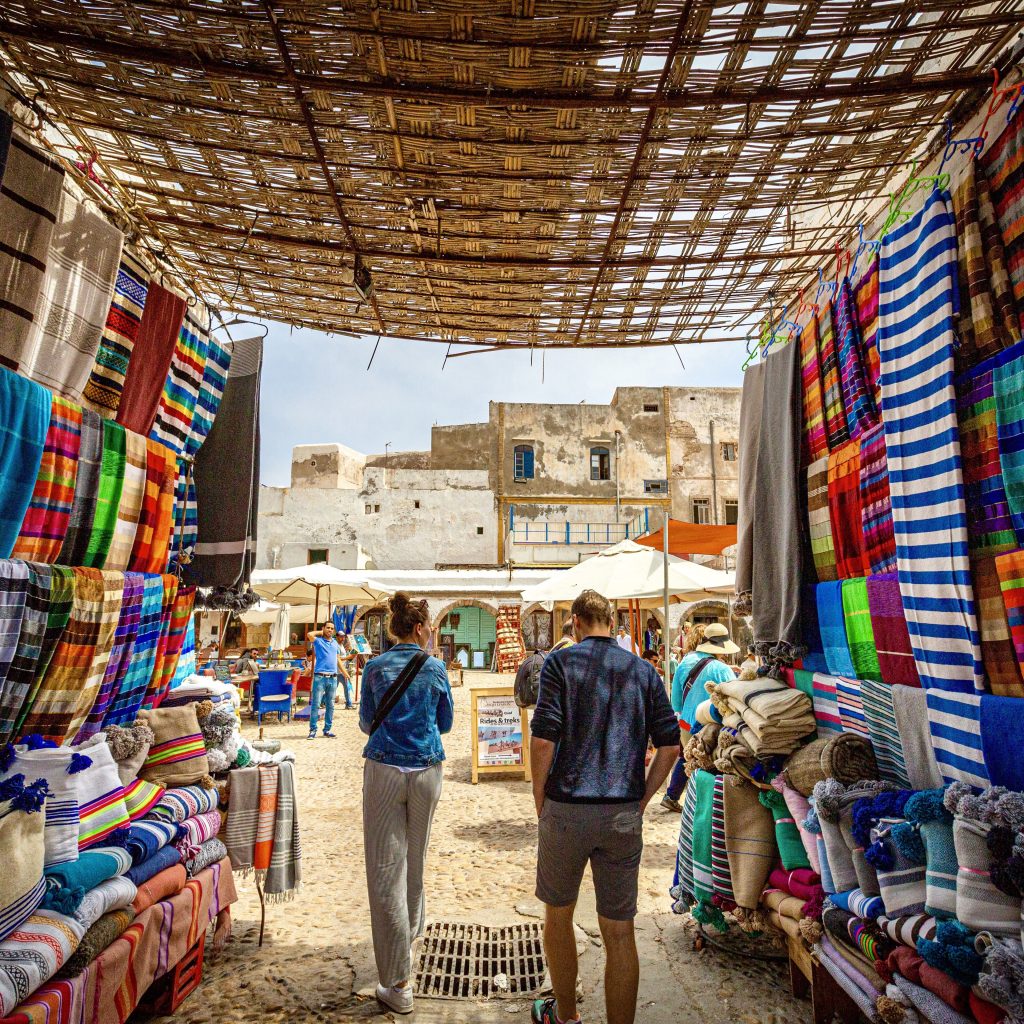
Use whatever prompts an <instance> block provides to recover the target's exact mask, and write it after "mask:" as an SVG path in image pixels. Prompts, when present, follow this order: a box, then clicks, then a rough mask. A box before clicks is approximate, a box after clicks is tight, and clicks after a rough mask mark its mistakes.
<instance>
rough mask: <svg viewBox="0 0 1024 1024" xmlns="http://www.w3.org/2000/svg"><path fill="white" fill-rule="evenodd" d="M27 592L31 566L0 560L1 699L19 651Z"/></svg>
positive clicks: (5, 559)
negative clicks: (29, 567)
mask: <svg viewBox="0 0 1024 1024" xmlns="http://www.w3.org/2000/svg"><path fill="white" fill-rule="evenodd" d="M28 592H29V573H28V566H27V565H26V564H25V563H24V562H16V561H12V560H11V559H8V558H4V559H0V699H2V695H3V694H4V693H5V692H6V686H7V675H8V673H9V672H10V669H11V665H12V664H13V662H14V658H15V655H16V654H17V652H18V638H19V637H20V636H21V627H22V623H23V621H24V619H25V608H26V604H27V602H28Z"/></svg>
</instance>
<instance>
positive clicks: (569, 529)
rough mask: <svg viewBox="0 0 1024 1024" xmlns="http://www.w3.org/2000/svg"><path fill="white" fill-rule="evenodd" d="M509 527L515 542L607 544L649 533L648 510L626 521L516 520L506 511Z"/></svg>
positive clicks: (513, 515)
mask: <svg viewBox="0 0 1024 1024" xmlns="http://www.w3.org/2000/svg"><path fill="white" fill-rule="evenodd" d="M509 530H510V533H511V535H512V542H513V543H514V544H582V545H588V546H591V547H593V546H600V547H608V546H609V545H610V544H617V543H618V542H619V541H620V540H631V539H633V538H634V537H640V536H643V535H644V534H645V533H648V532H650V514H649V510H648V509H644V511H643V512H641V513H639V514H638V515H636V516H634V517H633V518H632V519H630V520H629V521H628V522H625V523H572V522H568V521H561V522H560V521H557V520H556V521H544V522H537V521H536V520H530V519H517V518H516V517H515V514H514V512H512V511H510V513H509Z"/></svg>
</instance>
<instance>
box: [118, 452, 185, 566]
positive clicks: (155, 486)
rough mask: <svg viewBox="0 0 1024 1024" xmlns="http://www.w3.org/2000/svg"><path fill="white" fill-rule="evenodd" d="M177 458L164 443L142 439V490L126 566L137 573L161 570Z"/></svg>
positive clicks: (167, 538)
mask: <svg viewBox="0 0 1024 1024" xmlns="http://www.w3.org/2000/svg"><path fill="white" fill-rule="evenodd" d="M177 463H178V460H177V458H176V456H175V454H174V452H172V451H171V450H170V448H168V447H167V446H166V445H163V444H160V443H159V442H158V441H152V440H149V439H147V440H146V491H145V495H144V496H143V499H142V508H141V509H140V510H139V525H138V527H137V529H136V531H135V541H134V543H133V545H132V556H131V559H130V560H129V563H128V567H129V568H130V569H132V570H134V571H137V572H153V571H154V570H153V568H152V567H153V566H154V565H156V566H157V569H156V570H155V571H157V572H159V571H162V570H163V569H164V568H165V566H166V564H167V545H168V542H169V540H170V528H171V516H170V511H169V509H170V507H171V506H172V505H173V501H174V473H175V472H176V470H177Z"/></svg>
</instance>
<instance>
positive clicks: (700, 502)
mask: <svg viewBox="0 0 1024 1024" xmlns="http://www.w3.org/2000/svg"><path fill="white" fill-rule="evenodd" d="M692 504H693V521H694V522H695V523H700V524H701V525H702V526H707V525H708V523H710V522H711V500H710V499H709V498H694V499H693V503H692Z"/></svg>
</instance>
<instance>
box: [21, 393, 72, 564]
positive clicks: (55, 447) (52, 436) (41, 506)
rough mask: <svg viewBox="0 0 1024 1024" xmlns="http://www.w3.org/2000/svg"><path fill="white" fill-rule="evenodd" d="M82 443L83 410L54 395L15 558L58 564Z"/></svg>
mask: <svg viewBox="0 0 1024 1024" xmlns="http://www.w3.org/2000/svg"><path fill="white" fill-rule="evenodd" d="M81 443H82V410H81V408H80V407H79V406H77V405H75V404H74V403H73V402H70V401H68V399H66V398H62V397H61V396H60V395H54V396H53V402H52V404H51V406H50V426H49V429H48V430H47V431H46V441H45V443H44V445H43V458H42V462H41V463H40V465H39V475H38V476H37V477H36V485H35V489H34V490H33V492H32V499H31V501H29V503H28V510H27V511H26V512H25V519H24V521H23V522H22V524H21V531H20V533H19V534H18V539H17V541H16V542H15V544H14V551H13V552H12V554H13V557H15V558H24V559H25V560H26V561H28V562H55V561H56V560H57V556H58V555H59V554H60V549H61V545H62V544H63V543H64V537H65V535H66V534H67V530H68V522H69V520H70V518H71V506H72V504H73V502H74V500H75V480H76V479H77V477H78V450H79V448H80V447H81Z"/></svg>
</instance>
